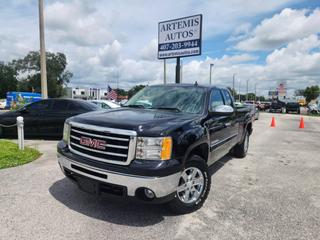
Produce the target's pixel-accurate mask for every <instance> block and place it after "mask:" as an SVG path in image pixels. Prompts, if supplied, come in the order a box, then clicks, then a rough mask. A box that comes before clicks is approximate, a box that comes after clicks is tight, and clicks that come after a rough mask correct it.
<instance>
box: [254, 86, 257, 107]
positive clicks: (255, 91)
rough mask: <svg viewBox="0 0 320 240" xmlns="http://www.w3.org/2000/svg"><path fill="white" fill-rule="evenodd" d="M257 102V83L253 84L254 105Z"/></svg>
mask: <svg viewBox="0 0 320 240" xmlns="http://www.w3.org/2000/svg"><path fill="white" fill-rule="evenodd" d="M256 101H257V83H255V84H254V103H256Z"/></svg>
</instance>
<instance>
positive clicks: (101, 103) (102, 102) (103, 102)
mask: <svg viewBox="0 0 320 240" xmlns="http://www.w3.org/2000/svg"><path fill="white" fill-rule="evenodd" d="M90 102H92V103H94V104H96V105H98V106H99V107H100V108H103V109H111V108H119V107H120V105H118V104H116V103H114V102H111V101H108V100H92V101H90Z"/></svg>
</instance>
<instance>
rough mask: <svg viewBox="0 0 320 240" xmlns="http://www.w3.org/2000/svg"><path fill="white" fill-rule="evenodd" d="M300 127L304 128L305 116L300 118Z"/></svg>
mask: <svg viewBox="0 0 320 240" xmlns="http://www.w3.org/2000/svg"><path fill="white" fill-rule="evenodd" d="M299 128H304V120H303V117H301V118H300V125H299Z"/></svg>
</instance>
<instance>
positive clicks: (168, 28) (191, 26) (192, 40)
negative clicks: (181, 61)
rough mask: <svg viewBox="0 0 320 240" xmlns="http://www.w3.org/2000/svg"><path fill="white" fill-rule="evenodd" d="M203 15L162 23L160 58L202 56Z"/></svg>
mask: <svg viewBox="0 0 320 240" xmlns="http://www.w3.org/2000/svg"><path fill="white" fill-rule="evenodd" d="M201 32H202V14H199V15H194V16H190V17H184V18H179V19H175V20H169V21H165V22H160V23H159V26H158V58H159V59H165V58H175V57H187V56H194V55H200V54H201Z"/></svg>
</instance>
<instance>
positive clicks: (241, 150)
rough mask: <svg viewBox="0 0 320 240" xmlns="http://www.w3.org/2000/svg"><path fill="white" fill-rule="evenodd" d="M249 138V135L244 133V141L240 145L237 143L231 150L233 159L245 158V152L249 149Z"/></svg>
mask: <svg viewBox="0 0 320 240" xmlns="http://www.w3.org/2000/svg"><path fill="white" fill-rule="evenodd" d="M249 138H250V135H249V133H248V131H247V130H246V131H245V136H244V139H243V140H242V142H241V143H239V144H238V145H236V146H235V147H234V149H233V155H234V156H235V157H238V158H244V157H245V156H247V152H248V149H249Z"/></svg>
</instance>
